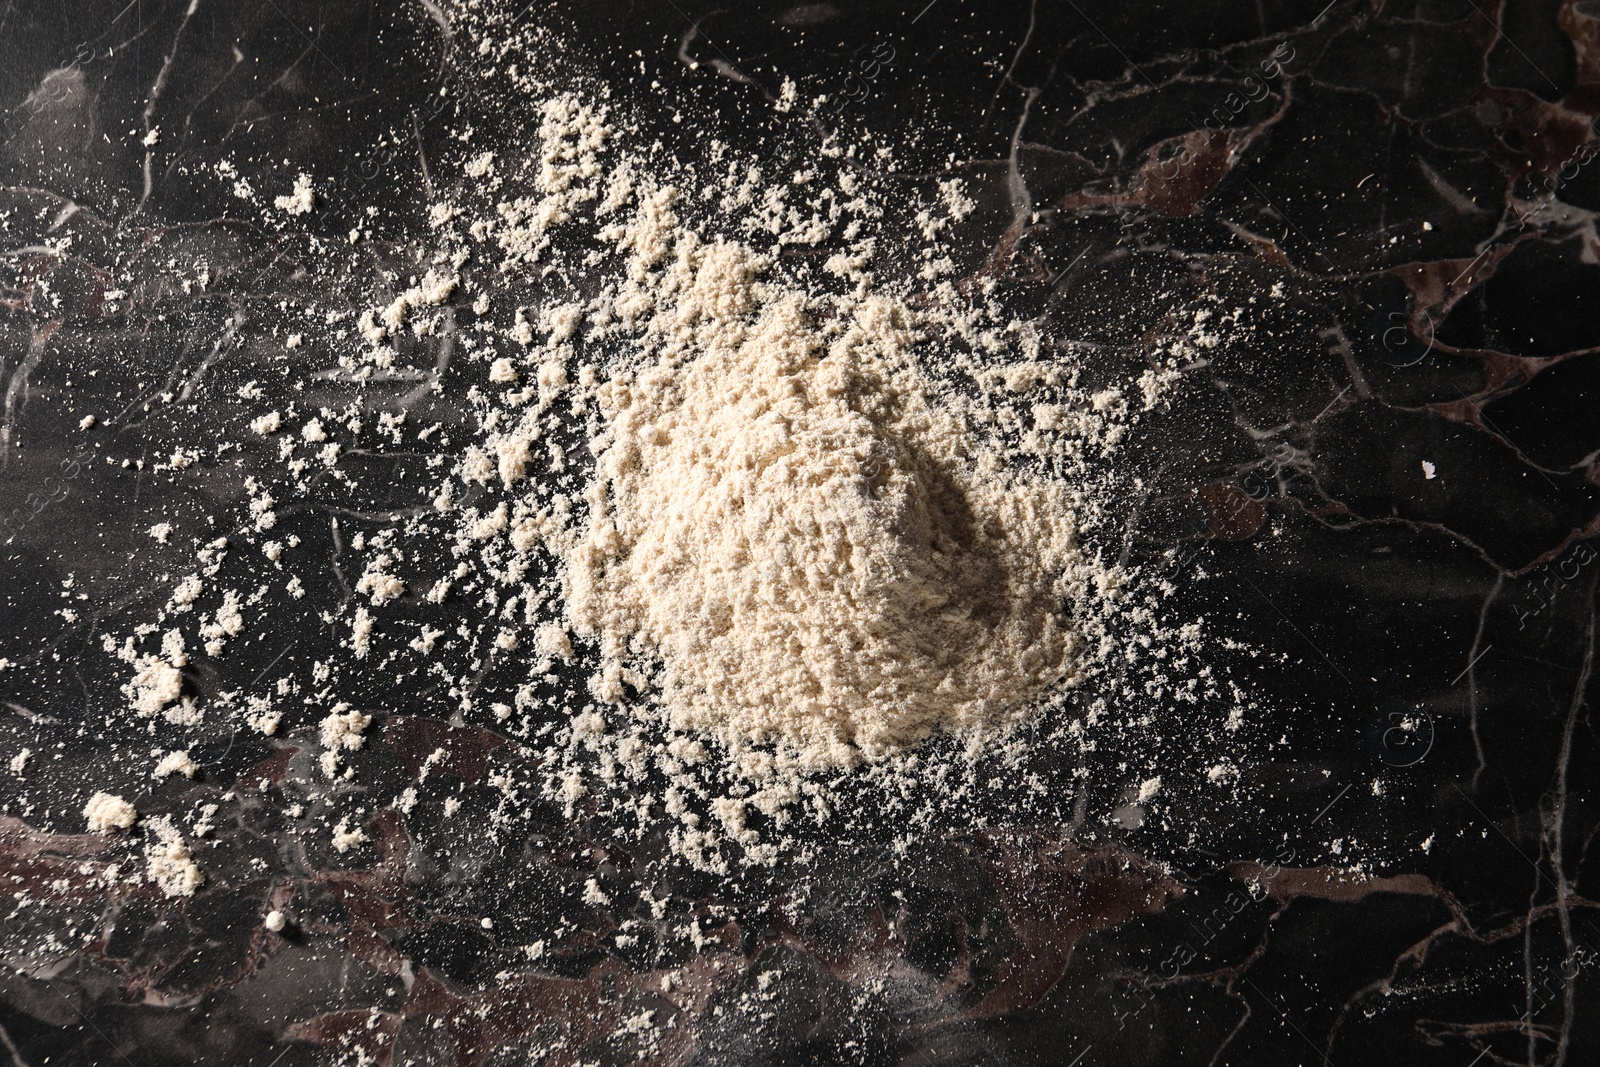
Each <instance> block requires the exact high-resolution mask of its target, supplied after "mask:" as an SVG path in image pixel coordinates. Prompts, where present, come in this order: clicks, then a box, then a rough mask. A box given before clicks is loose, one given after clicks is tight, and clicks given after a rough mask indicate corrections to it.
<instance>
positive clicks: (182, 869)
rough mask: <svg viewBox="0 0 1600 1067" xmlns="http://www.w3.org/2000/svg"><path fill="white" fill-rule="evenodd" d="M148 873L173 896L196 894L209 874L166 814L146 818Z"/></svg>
mask: <svg viewBox="0 0 1600 1067" xmlns="http://www.w3.org/2000/svg"><path fill="white" fill-rule="evenodd" d="M145 826H146V828H147V829H148V830H149V832H150V838H149V839H148V840H147V841H146V842H145V850H144V851H145V875H146V877H148V878H149V879H150V880H151V881H152V882H154V883H155V884H156V885H157V886H159V887H160V888H161V891H162V892H163V893H165V894H166V895H167V896H169V897H187V896H193V895H194V891H195V890H196V889H199V888H200V886H201V885H203V884H204V883H205V875H204V874H203V873H202V872H201V870H200V868H199V866H198V865H197V864H196V863H195V862H194V857H193V856H191V855H190V853H189V846H188V845H186V844H185V843H184V840H183V835H182V834H180V833H179V832H178V829H177V827H175V826H173V825H172V820H171V819H170V818H168V817H167V816H165V815H161V816H156V817H154V818H150V819H146V820H145Z"/></svg>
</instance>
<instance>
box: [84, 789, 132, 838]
mask: <svg viewBox="0 0 1600 1067" xmlns="http://www.w3.org/2000/svg"><path fill="white" fill-rule="evenodd" d="M83 817H84V818H85V819H87V820H88V821H89V832H90V833H97V834H100V833H108V832H109V831H111V830H126V829H128V828H129V827H130V826H132V825H133V824H134V822H135V821H137V820H138V818H139V813H138V811H136V810H135V809H134V806H133V805H132V804H129V803H128V802H127V801H126V800H123V799H122V798H121V797H119V796H115V795H113V794H111V793H96V794H95V795H94V796H92V797H90V798H89V803H88V804H86V805H84V808H83Z"/></svg>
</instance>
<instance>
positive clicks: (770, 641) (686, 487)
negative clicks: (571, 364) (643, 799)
mask: <svg viewBox="0 0 1600 1067" xmlns="http://www.w3.org/2000/svg"><path fill="white" fill-rule="evenodd" d="M753 263H754V261H753V260H752V259H751V257H749V256H748V255H745V254H741V253H739V252H737V251H731V250H729V249H728V248H727V247H720V248H718V249H716V250H715V252H714V253H713V254H711V255H707V256H705V257H703V258H700V259H698V260H697V261H696V263H695V266H694V268H693V270H694V277H693V281H692V282H691V283H690V284H689V285H688V286H687V287H685V289H684V290H682V291H684V297H683V298H681V299H680V301H679V302H678V303H677V304H676V306H675V307H674V309H673V310H672V311H671V312H670V313H669V314H670V316H671V324H670V326H669V328H670V329H672V330H674V332H675V333H678V334H691V333H692V337H693V342H691V341H690V340H689V337H688V336H684V337H683V338H682V339H683V341H684V342H685V347H688V346H689V345H690V344H693V343H694V342H698V344H697V345H696V346H695V347H697V348H698V349H699V350H698V352H697V353H696V354H695V355H694V356H693V357H692V358H688V359H682V360H673V359H669V360H666V361H664V362H663V363H661V364H660V365H658V366H654V367H650V368H648V369H644V370H641V371H639V372H638V373H629V374H625V375H621V376H619V377H617V378H615V379H613V380H612V381H610V382H608V383H606V384H605V385H603V386H602V387H601V388H600V391H599V395H600V398H601V405H602V409H603V411H604V415H605V421H606V430H605V432H604V434H603V435H602V437H601V438H600V442H601V443H602V448H601V451H600V453H599V463H598V465H599V469H600V472H601V480H600V481H598V482H597V483H596V485H595V487H594V489H593V490H591V497H590V500H591V506H592V510H591V516H590V521H589V524H588V527H587V529H586V530H584V532H583V534H582V536H581V537H580V538H579V539H578V540H577V541H576V542H575V543H574V544H573V545H572V546H571V547H570V548H569V549H568V550H567V552H566V553H565V556H566V562H567V581H566V585H565V588H564V592H565V595H566V600H567V606H568V611H569V614H570V615H571V618H572V621H573V624H574V627H575V629H576V630H577V631H578V632H579V633H580V634H583V635H585V636H590V637H595V638H597V639H598V640H599V641H600V645H601V655H602V660H603V663H605V664H620V663H621V662H622V661H624V660H626V659H628V658H629V655H630V650H631V649H632V648H641V649H643V650H644V651H645V652H646V653H647V654H648V655H649V656H652V657H655V658H657V659H658V660H659V672H658V674H657V680H658V682H659V685H660V690H661V702H662V704H663V706H664V708H665V710H666V712H667V715H668V717H669V719H670V721H671V723H672V725H673V726H675V727H678V728H681V729H690V730H702V731H707V732H710V733H713V734H715V735H717V736H718V737H719V738H720V739H721V740H722V741H723V742H724V744H726V745H727V746H728V747H730V748H738V747H740V746H741V745H743V744H745V743H747V742H752V741H754V742H761V741H770V740H780V741H782V742H784V743H785V744H786V745H787V746H789V747H791V748H792V749H793V750H794V751H795V753H796V754H797V755H798V757H799V763H800V764H801V765H802V766H804V767H810V768H822V767H826V766H831V765H849V764H851V763H853V762H855V761H856V759H858V758H859V757H860V756H863V755H864V756H867V757H874V756H881V755H883V754H886V753H888V752H890V751H893V750H897V749H900V748H904V747H906V746H908V745H912V744H915V743H916V742H918V741H920V740H922V739H923V738H924V737H926V736H927V735H928V734H929V733H930V732H932V731H934V730H936V729H942V730H957V729H963V728H968V727H974V726H977V727H982V726H996V725H1000V724H1002V723H1003V722H1005V721H1006V720H1008V719H1011V718H1015V717H1017V716H1019V715H1021V714H1023V713H1025V712H1027V711H1029V710H1030V709H1031V707H1032V706H1033V704H1034V702H1035V701H1036V700H1037V698H1038V697H1040V696H1041V695H1042V694H1044V693H1046V692H1048V691H1050V690H1051V689H1052V687H1054V686H1056V685H1058V684H1060V683H1062V682H1064V681H1066V680H1068V679H1069V678H1070V677H1071V674H1072V658H1073V648H1074V638H1073V636H1072V634H1071V627H1070V623H1068V622H1067V621H1066V620H1065V619H1064V618H1063V616H1062V611H1061V601H1062V598H1063V597H1064V595H1065V593H1066V588H1065V586H1064V585H1063V584H1062V581H1061V577H1062V575H1063V574H1064V572H1065V571H1066V570H1067V569H1068V567H1069V566H1070V565H1071V563H1072V553H1073V522H1072V514H1071V507H1070V504H1069V502H1068V497H1067V494H1066V493H1065V491H1064V490H1063V488H1062V487H1060V486H1052V485H1050V484H1048V483H1045V482H1042V481H1038V480H1031V479H1027V478H1023V477H1020V476H1015V475H1011V474H1009V473H1008V472H1007V471H1005V470H1004V468H1003V466H1002V465H1001V464H1000V463H999V461H998V459H997V458H996V457H995V456H994V455H993V454H992V453H988V452H986V451H985V449H984V448H983V446H982V444H981V442H980V441H979V440H977V439H976V438H975V437H974V436H973V435H972V434H970V433H969V432H967V431H966V429H965V428H964V427H963V426H962V425H961V423H960V420H959V419H958V418H956V417H955V416H953V415H952V414H950V413H949V412H946V411H941V410H940V408H939V406H938V404H937V401H936V399H935V398H933V397H932V396H931V395H930V394H931V393H932V385H931V382H930V381H929V380H928V379H926V378H925V377H923V376H922V375H921V374H920V372H919V370H918V369H917V368H916V366H915V364H914V363H913V362H911V361H910V359H909V358H908V355H907V352H906V344H907V342H908V340H909V331H908V330H907V329H906V322H905V320H904V318H903V316H901V315H900V314H899V311H898V309H894V308H891V307H887V306H883V305H867V306H864V307H863V308H861V309H860V310H859V311H858V313H857V316H856V318H855V320H854V321H853V322H852V323H851V324H850V325H849V326H847V327H846V328H845V330H844V332H843V334H842V335H841V336H839V337H838V338H837V339H836V340H835V341H834V342H833V343H832V344H831V345H828V346H826V347H824V345H823V344H822V343H821V341H820V331H819V328H818V325H817V323H816V322H815V321H814V320H813V318H812V315H811V314H809V313H808V311H807V309H806V307H805V305H804V303H803V301H801V300H799V299H795V298H791V297H783V298H779V299H777V300H774V301H771V302H769V303H766V304H761V303H760V297H759V296H758V289H757V287H756V285H755V279H756V277H757V270H758V268H756V267H755V266H754V265H753ZM747 322H748V325H747ZM691 350H692V349H691ZM619 674H620V672H618V671H613V672H611V674H609V675H608V674H606V673H605V671H604V670H602V675H601V677H600V679H599V681H598V682H597V684H596V692H597V694H598V695H599V696H601V697H602V698H603V699H605V700H607V701H610V702H613V703H621V702H623V701H624V699H625V697H624V693H623V691H622V689H621V688H620V685H619V684H618V683H617V682H616V681H615V679H616V678H617V677H618V676H619Z"/></svg>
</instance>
